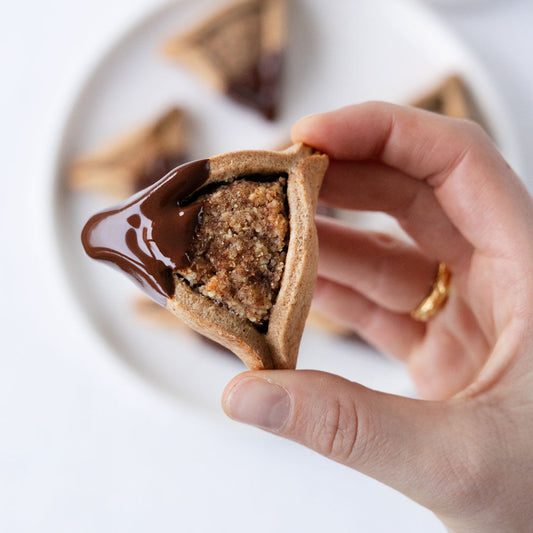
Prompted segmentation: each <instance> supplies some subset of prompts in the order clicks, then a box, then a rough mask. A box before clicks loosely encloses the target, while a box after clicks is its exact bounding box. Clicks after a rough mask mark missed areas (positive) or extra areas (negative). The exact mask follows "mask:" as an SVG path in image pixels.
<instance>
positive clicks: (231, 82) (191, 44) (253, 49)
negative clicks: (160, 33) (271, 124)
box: [163, 0, 286, 120]
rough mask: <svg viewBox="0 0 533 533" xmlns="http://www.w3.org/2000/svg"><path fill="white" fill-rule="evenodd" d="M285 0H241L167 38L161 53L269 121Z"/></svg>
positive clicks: (274, 102)
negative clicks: (193, 71) (188, 28)
mask: <svg viewBox="0 0 533 533" xmlns="http://www.w3.org/2000/svg"><path fill="white" fill-rule="evenodd" d="M285 18H286V17H285V0H244V1H241V2H238V3H235V4H232V5H230V6H228V7H226V8H224V9H223V10H221V11H219V12H218V13H215V14H213V15H212V16H211V17H209V18H208V19H207V20H205V21H204V22H202V23H201V24H200V25H198V26H197V27H195V28H192V29H191V30H189V31H188V32H186V33H184V34H182V35H178V36H177V37H174V38H171V39H169V40H168V41H167V42H166V43H165V45H164V48H163V51H164V54H165V55H166V56H167V57H169V58H171V59H176V60H179V61H181V62H182V63H185V64H187V65H188V66H190V67H191V68H192V69H193V70H195V71H196V72H197V73H198V74H199V75H201V76H202V77H203V78H204V79H205V80H206V81H207V82H209V83H210V84H211V85H213V86H214V87H215V88H216V89H218V90H219V91H222V92H224V93H226V94H227V95H228V96H229V97H230V98H233V99H234V100H236V101H237V102H240V103H241V104H244V105H246V106H248V107H251V108H253V109H255V110H257V111H258V112H260V113H261V114H262V115H263V116H264V117H266V118H267V119H269V120H273V119H274V118H275V117H276V113H277V107H278V99H279V98H278V92H279V82H280V74H281V65H282V59H283V57H282V56H283V51H284V47H285V39H286V27H285V26H286V21H285Z"/></svg>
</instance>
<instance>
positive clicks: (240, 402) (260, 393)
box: [225, 377, 291, 431]
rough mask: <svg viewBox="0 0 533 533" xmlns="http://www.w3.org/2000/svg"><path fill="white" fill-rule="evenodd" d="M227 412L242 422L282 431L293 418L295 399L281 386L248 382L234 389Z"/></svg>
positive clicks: (264, 381) (258, 381)
mask: <svg viewBox="0 0 533 533" xmlns="http://www.w3.org/2000/svg"><path fill="white" fill-rule="evenodd" d="M225 408H226V412H227V413H228V414H229V416H230V417H231V418H233V419H234V420H237V421H238V422H243V423H244V424H250V425H252V426H258V427H260V428H263V429H268V430H270V431H278V430H279V429H281V428H282V427H283V425H284V424H285V422H286V421H287V419H288V418H289V414H290V409H291V399H290V396H289V393H288V392H287V391H286V390H285V389H284V388H283V387H280V386H279V385H276V384H274V383H270V382H268V381H266V380H265V379H261V378H255V377H254V378H245V379H243V380H241V381H240V382H239V383H237V385H235V386H234V387H233V389H231V391H230V393H229V395H228V397H227V398H226V401H225Z"/></svg>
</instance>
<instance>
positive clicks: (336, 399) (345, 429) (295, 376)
mask: <svg viewBox="0 0 533 533" xmlns="http://www.w3.org/2000/svg"><path fill="white" fill-rule="evenodd" d="M222 405H223V407H224V410H225V411H226V413H227V414H228V415H229V416H230V417H231V418H233V419H234V420H237V421H240V422H244V423H246V424H251V425H254V426H258V427H260V428H262V429H265V430H267V431H270V432H271V433H275V434H277V435H280V436H283V437H286V438H288V439H291V440H294V441H296V442H299V443H301V444H303V445H305V446H307V447H309V448H311V449H313V450H315V451H317V452H319V453H321V454H322V455H325V456H326V457H328V458H330V459H333V460H335V461H337V462H339V463H343V464H345V465H347V466H349V467H351V468H354V469H356V470H358V471H360V472H362V473H364V474H367V475H369V476H371V477H373V478H375V479H377V480H379V481H381V482H383V483H386V484H387V485H390V486H391V487H393V488H395V489H397V490H399V491H401V492H403V493H404V494H406V495H407V496H409V497H410V498H412V499H414V500H416V501H418V502H419V503H421V504H422V505H425V506H427V507H429V508H431V509H432V510H434V511H436V510H437V509H439V508H442V506H443V505H447V504H449V503H450V501H449V497H450V488H451V486H453V485H455V484H454V483H453V480H450V479H449V476H450V475H452V474H451V473H450V472H451V471H452V470H453V474H457V473H458V472H457V470H456V469H451V468H450V465H451V464H453V463H454V461H452V457H451V455H452V454H453V455H454V456H455V450H456V449H457V446H458V443H457V442H453V440H451V439H450V436H449V435H448V433H449V431H448V430H449V428H450V427H454V423H452V422H451V420H450V416H451V410H450V408H449V406H448V405H447V404H444V403H438V402H425V401H420V400H413V399H408V398H403V397H398V396H392V395H389V394H384V393H380V392H376V391H373V390H370V389H367V388H365V387H363V386H361V385H358V384H356V383H352V382H350V381H347V380H345V379H343V378H340V377H338V376H334V375H331V374H326V373H323V372H316V371H302V370H298V371H292V370H282V371H279V370H273V371H260V372H245V373H243V374H241V375H239V376H237V377H236V378H234V379H233V380H232V381H231V382H230V383H229V384H228V386H227V387H226V390H225V391H224V394H223V398H222ZM462 482H463V481H462V480H458V483H457V485H459V484H461V483H462ZM456 495H457V496H459V495H458V494H456ZM444 498H446V501H444Z"/></svg>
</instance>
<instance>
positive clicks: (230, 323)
mask: <svg viewBox="0 0 533 533" xmlns="http://www.w3.org/2000/svg"><path fill="white" fill-rule="evenodd" d="M327 165H328V158H327V156H325V155H323V154H319V153H317V152H316V151H314V150H313V149H312V148H310V147H307V146H304V145H302V144H299V145H294V146H292V147H290V148H289V149H287V150H285V151H283V152H266V151H244V152H233V153H227V154H222V155H219V156H216V157H212V158H210V159H205V160H200V161H195V162H192V163H188V164H185V165H182V166H181V167H179V168H177V169H175V170H174V171H172V172H170V173H169V174H168V175H167V176H165V177H164V178H163V179H162V180H160V181H159V182H157V183H156V184H155V185H154V186H153V187H151V188H150V189H147V190H146V191H143V192H142V193H140V194H137V195H135V196H134V197H133V198H131V199H129V200H128V201H126V202H124V203H122V204H120V205H119V206H117V207H115V208H111V209H110V210H108V211H105V212H102V213H99V214H97V215H95V216H93V217H92V218H91V219H90V220H89V222H88V223H87V224H86V226H85V228H84V230H83V234H82V240H83V243H84V246H85V250H86V251H87V253H88V254H89V255H90V256H91V257H93V258H95V259H100V260H103V261H108V262H111V263H113V264H114V265H115V266H118V267H119V268H121V269H122V270H123V271H124V272H126V273H127V274H129V275H130V276H131V277H132V278H133V279H134V280H135V281H136V282H137V283H138V284H139V285H140V286H141V287H142V288H143V289H144V290H145V292H146V293H147V294H148V295H150V296H151V297H152V298H153V299H154V300H155V301H157V302H158V303H160V304H161V305H163V306H166V307H167V309H169V310H170V311H171V312H172V313H174V314H175V315H176V316H178V317H179V318H181V319H182V320H183V321H184V322H185V323H186V324H188V325H189V326H191V327H192V328H193V329H195V330H196V331H198V332H200V333H202V334H204V335H205V336H207V337H209V338H210V339H212V340H215V341H216V342H219V343H220V344H222V345H223V346H226V347H227V348H229V349H230V350H232V351H233V352H234V353H235V354H237V355H238V356H239V357H240V358H241V359H242V360H243V361H244V362H245V363H246V365H247V366H248V367H250V368H253V369H261V368H294V367H295V365H296V359H297V356H298V349H299V344H300V339H301V335H302V332H303V328H304V324H305V320H306V317H307V313H308V311H309V305H310V302H311V297H312V293H313V289H314V284H315V278H316V268H317V258H318V242H317V236H316V228H315V223H314V213H315V210H316V204H317V197H318V190H319V187H320V184H321V181H322V178H323V175H324V173H325V171H326V168H327Z"/></svg>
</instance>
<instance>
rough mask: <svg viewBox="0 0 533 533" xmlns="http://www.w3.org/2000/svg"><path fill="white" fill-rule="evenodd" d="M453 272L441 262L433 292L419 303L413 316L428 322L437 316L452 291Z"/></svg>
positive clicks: (412, 313)
mask: <svg viewBox="0 0 533 533" xmlns="http://www.w3.org/2000/svg"><path fill="white" fill-rule="evenodd" d="M451 277H452V273H451V272H450V270H449V269H448V267H447V266H446V265H445V264H444V263H439V268H438V270H437V275H436V276H435V281H433V285H432V287H431V292H430V293H429V294H428V295H427V296H426V297H425V298H424V299H423V300H422V301H421V302H420V303H419V304H418V305H417V307H416V309H415V310H414V311H411V316H412V317H413V318H414V319H415V320H418V321H419V322H427V321H428V320H429V319H430V318H431V317H433V316H435V315H436V314H437V313H438V312H439V311H440V310H441V309H442V308H443V306H444V304H445V303H446V300H447V299H448V294H449V292H450V280H451Z"/></svg>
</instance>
